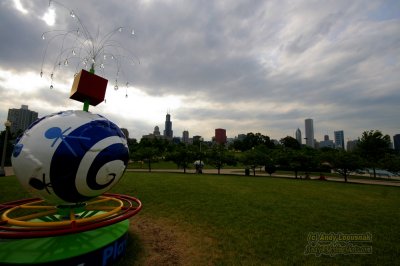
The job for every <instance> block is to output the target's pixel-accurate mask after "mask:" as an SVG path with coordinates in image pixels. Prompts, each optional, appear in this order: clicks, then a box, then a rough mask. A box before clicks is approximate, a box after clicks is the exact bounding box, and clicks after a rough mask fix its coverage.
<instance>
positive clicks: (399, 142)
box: [393, 134, 400, 151]
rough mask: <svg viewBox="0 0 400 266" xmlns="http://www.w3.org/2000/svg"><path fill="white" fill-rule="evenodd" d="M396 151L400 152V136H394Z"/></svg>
mask: <svg viewBox="0 0 400 266" xmlns="http://www.w3.org/2000/svg"><path fill="white" fill-rule="evenodd" d="M393 143H394V149H395V150H396V151H400V134H396V135H394V136H393Z"/></svg>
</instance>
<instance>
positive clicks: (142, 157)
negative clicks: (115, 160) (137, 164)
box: [133, 147, 158, 172]
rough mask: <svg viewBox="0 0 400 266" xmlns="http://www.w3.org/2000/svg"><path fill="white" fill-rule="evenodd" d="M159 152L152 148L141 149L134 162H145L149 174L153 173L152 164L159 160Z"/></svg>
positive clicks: (138, 150)
mask: <svg viewBox="0 0 400 266" xmlns="http://www.w3.org/2000/svg"><path fill="white" fill-rule="evenodd" d="M157 155H158V150H157V149H156V148H152V147H139V148H138V149H137V150H136V152H135V153H134V154H133V158H134V160H138V161H144V162H146V163H147V166H148V169H149V172H151V164H152V162H153V161H154V160H155V159H156V158H157Z"/></svg>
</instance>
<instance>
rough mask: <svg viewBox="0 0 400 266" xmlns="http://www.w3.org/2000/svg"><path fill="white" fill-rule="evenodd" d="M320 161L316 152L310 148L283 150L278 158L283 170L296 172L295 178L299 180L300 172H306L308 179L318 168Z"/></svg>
mask: <svg viewBox="0 0 400 266" xmlns="http://www.w3.org/2000/svg"><path fill="white" fill-rule="evenodd" d="M318 160H319V158H318V156H317V154H316V150H315V149H312V148H308V147H304V148H302V149H300V150H294V149H282V150H280V152H279V156H278V158H277V161H278V164H279V165H280V166H281V167H282V168H286V169H290V170H292V171H294V175H295V178H298V172H299V171H304V173H305V175H306V178H307V177H308V173H309V172H310V171H311V169H314V168H316V167H317V166H318Z"/></svg>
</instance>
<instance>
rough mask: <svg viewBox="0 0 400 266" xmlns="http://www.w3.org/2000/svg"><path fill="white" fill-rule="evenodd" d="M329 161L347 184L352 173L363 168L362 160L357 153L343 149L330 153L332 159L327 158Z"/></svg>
mask: <svg viewBox="0 0 400 266" xmlns="http://www.w3.org/2000/svg"><path fill="white" fill-rule="evenodd" d="M327 161H328V162H329V165H330V167H331V168H332V169H333V170H335V171H336V172H337V173H339V174H340V175H341V176H343V178H344V181H345V182H347V178H348V176H349V175H350V173H351V172H353V171H355V170H357V169H360V168H362V166H363V163H362V159H361V158H360V156H359V155H358V154H357V153H355V152H348V151H345V150H342V149H341V150H337V151H335V152H332V153H330V158H327Z"/></svg>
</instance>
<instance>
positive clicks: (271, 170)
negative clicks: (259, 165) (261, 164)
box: [265, 162, 276, 176]
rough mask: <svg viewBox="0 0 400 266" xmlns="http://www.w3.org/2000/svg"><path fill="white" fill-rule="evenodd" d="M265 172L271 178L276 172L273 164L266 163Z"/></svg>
mask: <svg viewBox="0 0 400 266" xmlns="http://www.w3.org/2000/svg"><path fill="white" fill-rule="evenodd" d="M265 172H267V173H268V174H269V176H271V175H272V174H273V173H275V172H276V166H275V164H273V163H272V162H271V163H270V162H268V163H267V164H265Z"/></svg>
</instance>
